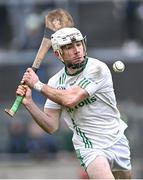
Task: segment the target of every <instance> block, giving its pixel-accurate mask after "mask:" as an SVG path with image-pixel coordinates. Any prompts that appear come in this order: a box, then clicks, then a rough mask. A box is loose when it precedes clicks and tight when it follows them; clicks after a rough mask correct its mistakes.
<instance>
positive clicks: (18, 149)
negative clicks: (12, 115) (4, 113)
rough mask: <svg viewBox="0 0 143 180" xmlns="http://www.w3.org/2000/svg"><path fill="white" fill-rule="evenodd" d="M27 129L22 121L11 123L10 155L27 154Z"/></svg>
mask: <svg viewBox="0 0 143 180" xmlns="http://www.w3.org/2000/svg"><path fill="white" fill-rule="evenodd" d="M27 140H28V135H27V128H26V125H25V124H24V123H23V122H22V121H21V120H19V119H18V120H14V121H11V123H10V126H9V145H8V152H9V153H27V152H28V148H27Z"/></svg>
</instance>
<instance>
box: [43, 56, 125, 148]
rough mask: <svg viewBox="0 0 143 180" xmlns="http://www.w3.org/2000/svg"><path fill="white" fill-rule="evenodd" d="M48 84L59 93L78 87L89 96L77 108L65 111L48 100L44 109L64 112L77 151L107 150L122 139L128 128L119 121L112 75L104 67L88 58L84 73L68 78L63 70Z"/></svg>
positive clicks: (63, 117) (65, 109) (105, 66)
mask: <svg viewBox="0 0 143 180" xmlns="http://www.w3.org/2000/svg"><path fill="white" fill-rule="evenodd" d="M48 84H49V85H50V86H51V87H54V88H57V89H68V88H69V87H70V86H74V85H78V86H80V87H81V88H83V89H85V90H86V91H87V92H88V93H89V97H88V98H87V99H85V100H83V101H81V102H80V103H79V104H77V105H76V106H75V107H74V108H65V107H62V106H61V105H59V104H56V103H54V102H52V101H51V100H49V99H47V101H46V103H45V108H54V109H61V110H62V119H64V120H65V121H66V123H67V125H68V126H69V128H70V129H72V131H73V138H72V141H73V144H74V147H75V149H79V148H107V147H110V146H111V145H113V144H114V143H115V142H116V141H117V140H118V139H119V138H120V137H121V136H122V135H123V133H124V130H125V129H126V127H127V125H126V124H125V123H124V122H123V120H121V119H120V113H119V111H118V109H117V107H116V99H115V94H114V89H113V82H112V77H111V73H110V70H109V68H108V67H107V65H106V64H105V63H103V62H101V61H99V60H97V59H93V58H88V60H87V63H86V66H85V68H84V69H83V71H82V72H80V73H78V74H75V75H68V74H67V72H66V71H65V68H63V69H62V70H60V71H59V72H58V73H57V74H55V75H54V76H53V77H52V78H51V79H50V80H49V83H48Z"/></svg>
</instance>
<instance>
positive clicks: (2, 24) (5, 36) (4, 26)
mask: <svg viewBox="0 0 143 180" xmlns="http://www.w3.org/2000/svg"><path fill="white" fill-rule="evenodd" d="M0 35H1V36H0V48H1V49H2V48H7V47H8V44H9V43H10V41H11V36H12V35H11V31H10V24H9V18H8V13H7V8H6V6H5V5H2V4H0Z"/></svg>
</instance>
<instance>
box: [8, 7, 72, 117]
mask: <svg viewBox="0 0 143 180" xmlns="http://www.w3.org/2000/svg"><path fill="white" fill-rule="evenodd" d="M73 26H74V22H73V18H72V16H71V15H70V14H69V13H68V12H67V11H65V10H64V9H61V8H59V9H55V10H52V11H49V13H48V14H47V15H46V16H45V29H46V31H48V29H49V30H52V31H57V30H59V29H61V28H64V27H73ZM50 47H51V40H50V38H48V37H47V36H46V35H45V34H44V37H43V39H42V42H41V45H40V48H39V50H38V52H37V55H36V57H35V59H34V62H33V64H32V69H33V70H34V71H35V72H36V71H37V70H38V69H39V67H40V65H41V62H42V60H43V59H44V57H45V55H46V53H47V52H48V50H49V49H50ZM23 98H24V96H17V97H16V100H15V102H14V103H13V105H12V107H11V108H10V109H5V112H6V113H8V114H9V115H10V116H11V117H13V116H14V115H15V113H16V112H17V110H18V108H19V106H20V104H21V103H22V101H23Z"/></svg>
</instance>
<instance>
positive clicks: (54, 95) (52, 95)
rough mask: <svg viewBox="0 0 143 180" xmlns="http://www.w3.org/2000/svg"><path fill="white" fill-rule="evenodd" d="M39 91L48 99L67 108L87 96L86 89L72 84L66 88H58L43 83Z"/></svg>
mask: <svg viewBox="0 0 143 180" xmlns="http://www.w3.org/2000/svg"><path fill="white" fill-rule="evenodd" d="M41 93H42V94H43V95H45V96H46V97H48V98H49V99H50V100H52V101H54V102H56V103H58V104H60V105H62V106H65V107H69V108H71V107H74V106H75V105H77V104H78V103H79V102H80V101H82V100H83V99H85V98H86V97H88V96H89V95H88V93H87V91H86V90H84V89H82V88H80V87H79V86H72V87H70V88H69V89H67V90H59V89H55V88H52V87H50V86H48V85H43V87H42V89H41Z"/></svg>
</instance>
